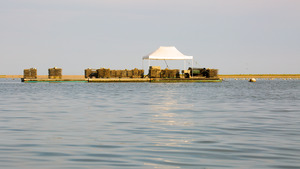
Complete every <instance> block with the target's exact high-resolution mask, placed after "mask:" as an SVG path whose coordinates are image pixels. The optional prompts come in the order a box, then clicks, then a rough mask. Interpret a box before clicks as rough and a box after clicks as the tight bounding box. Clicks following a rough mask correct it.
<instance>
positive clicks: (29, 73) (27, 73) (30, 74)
mask: <svg viewBox="0 0 300 169" xmlns="http://www.w3.org/2000/svg"><path fill="white" fill-rule="evenodd" d="M23 78H24V79H36V78H37V69H36V68H30V69H24V75H23Z"/></svg>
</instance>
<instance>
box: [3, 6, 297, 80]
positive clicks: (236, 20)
mask: <svg viewBox="0 0 300 169" xmlns="http://www.w3.org/2000/svg"><path fill="white" fill-rule="evenodd" d="M160 46H175V47H176V48H177V49H178V50H179V51H181V52H182V53H183V54H185V55H189V56H194V67H206V68H216V69H219V73H220V74H300V66H299V64H300V1H299V0H43V1H41V0H26V1H25V0H0V75H1V74H2V75H5V74H8V75H17V74H23V69H27V68H31V67H34V68H37V70H38V74H40V75H47V74H48V68H52V67H60V68H62V69H63V74H65V75H83V74H84V69H86V68H95V69H96V68H101V67H105V68H110V69H133V68H144V69H147V67H148V62H147V61H145V62H144V63H143V62H142V57H143V56H145V55H148V54H149V53H152V52H153V51H155V50H156V49H157V48H159V47H160ZM167 64H168V66H169V68H171V69H172V68H174V69H175V68H180V69H183V61H167ZM151 65H153V66H156V65H159V66H162V68H165V67H166V64H165V62H163V61H153V62H152V61H151ZM187 66H191V62H187Z"/></svg>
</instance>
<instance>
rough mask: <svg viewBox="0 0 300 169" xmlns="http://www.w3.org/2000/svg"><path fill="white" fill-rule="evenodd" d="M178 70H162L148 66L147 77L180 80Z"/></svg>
mask: <svg viewBox="0 0 300 169" xmlns="http://www.w3.org/2000/svg"><path fill="white" fill-rule="evenodd" d="M179 72H180V70H179V69H168V68H166V69H163V70H161V68H160V66H150V67H149V77H150V78H180V74H179Z"/></svg>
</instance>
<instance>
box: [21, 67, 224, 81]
mask: <svg viewBox="0 0 300 169" xmlns="http://www.w3.org/2000/svg"><path fill="white" fill-rule="evenodd" d="M48 72H49V75H48V78H37V70H36V69H34V68H31V69H25V70H24V78H22V82H98V83H114V82H154V83H176V82H221V81H222V80H221V79H220V78H219V77H218V70H217V69H205V68H189V69H188V70H183V71H182V72H181V73H180V70H179V69H160V67H159V66H150V67H149V73H148V75H146V76H145V75H144V70H143V69H136V68H135V69H133V70H127V69H125V70H110V69H105V68H101V69H85V78H78V79H76V78H73V79H71V78H62V77H63V76H62V69H61V68H56V67H54V68H50V69H49V70H48Z"/></svg>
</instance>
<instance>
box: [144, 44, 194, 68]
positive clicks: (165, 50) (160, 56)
mask: <svg viewBox="0 0 300 169" xmlns="http://www.w3.org/2000/svg"><path fill="white" fill-rule="evenodd" d="M143 60H149V66H150V60H192V63H193V56H186V55H184V54H182V53H181V52H179V51H178V50H177V49H176V48H175V47H174V46H170V47H164V46H161V47H159V48H158V49H157V50H156V51H154V52H153V53H151V54H149V55H147V56H144V57H143ZM184 68H185V62H184Z"/></svg>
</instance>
